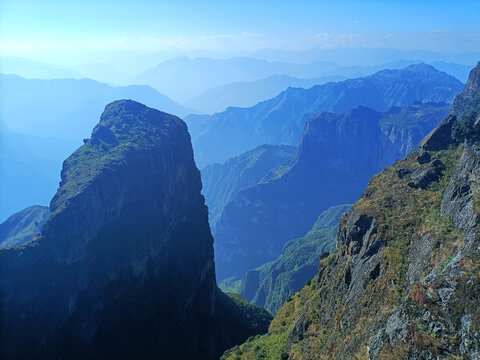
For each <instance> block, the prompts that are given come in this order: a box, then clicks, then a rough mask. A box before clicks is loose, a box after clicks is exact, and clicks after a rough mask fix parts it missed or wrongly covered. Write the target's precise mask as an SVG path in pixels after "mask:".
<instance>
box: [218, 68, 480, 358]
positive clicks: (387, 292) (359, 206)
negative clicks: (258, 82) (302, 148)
mask: <svg viewBox="0 0 480 360" xmlns="http://www.w3.org/2000/svg"><path fill="white" fill-rule="evenodd" d="M479 69H480V66H477V68H475V69H474V70H473V71H472V73H471V76H470V78H469V82H468V84H467V86H466V88H465V91H464V93H462V94H461V95H460V96H459V97H458V98H457V99H459V101H463V99H464V98H465V96H467V95H468V94H469V93H471V90H472V89H473V92H474V93H475V92H476V93H477V94H478V89H480V83H479V81H478V76H476V74H478V71H479ZM471 100H472V101H471V102H470V104H475V103H478V102H476V100H478V98H475V97H472V98H471ZM457 105H458V102H457V100H456V101H455V102H454V105H453V106H452V114H451V116H456V111H457V110H456V109H457ZM463 110H464V111H465V113H467V114H470V113H471V112H473V113H474V118H475V119H478V114H477V113H476V110H475V106H472V107H470V108H466V107H464V108H463ZM449 117H450V116H449ZM457 121H458V122H459V121H460V120H457ZM454 125H455V123H454ZM452 127H453V126H452ZM437 131H441V132H442V133H443V135H444V134H446V132H445V129H444V128H443V127H442V126H440V125H439V127H438V128H437V129H436V130H435V131H434V132H432V134H430V136H429V137H427V139H426V141H424V143H423V144H426V143H428V141H429V139H431V138H433V137H435V136H437V134H436V132H437ZM475 134H478V121H474V122H472V127H471V128H470V132H467V133H466V135H465V137H464V139H463V140H464V142H462V143H461V144H460V145H455V143H451V144H450V146H449V148H448V149H447V150H439V151H431V150H429V151H427V150H426V149H425V148H424V147H423V148H422V149H421V150H420V151H416V152H413V153H411V154H409V155H408V156H407V157H406V158H404V159H402V160H399V161H398V162H396V163H395V164H394V165H393V166H392V167H390V168H386V169H384V170H383V171H382V172H381V173H379V174H378V175H376V176H374V177H373V178H372V179H371V180H370V183H369V185H368V187H367V188H366V189H365V191H364V193H363V195H362V197H361V198H360V200H359V201H357V203H355V204H354V205H353V207H352V209H351V210H350V211H349V213H348V214H347V215H345V216H344V217H343V218H342V220H341V222H340V226H339V233H338V240H337V250H336V252H335V253H334V254H332V255H331V256H329V257H327V258H325V259H322V260H320V262H319V265H318V274H317V275H316V277H315V279H314V281H312V284H311V285H310V286H305V287H304V288H303V289H302V290H301V291H299V292H298V293H297V294H295V295H294V296H293V297H292V299H291V300H290V301H287V302H286V303H285V304H284V306H283V307H282V308H281V309H280V311H279V312H278V313H277V316H276V317H275V318H274V320H273V321H272V323H271V325H270V330H269V335H267V336H264V337H259V338H257V339H255V340H253V341H250V342H247V343H246V344H244V345H242V346H240V348H239V350H240V352H241V353H242V354H243V355H242V357H244V358H250V357H251V356H254V355H255V354H258V353H265V354H267V353H266V351H267V350H266V349H267V348H270V349H274V352H275V354H273V352H270V353H268V354H267V355H268V356H265V357H266V358H275V357H274V356H270V354H273V355H278V356H280V355H281V356H282V357H283V358H288V359H331V358H337V359H352V358H357V359H476V358H478V357H479V356H480V346H479V341H478V339H479V328H480V314H479V309H480V298H479V296H478V293H479V292H478V291H479V288H480V276H479V274H480V273H479V270H480V253H479V248H480V236H479V232H478V224H479V220H480V207H479V199H480V181H479V179H480V177H479V175H480V147H479V142H478V140H479V139H478V138H475ZM447 135H452V133H450V134H447ZM230 355H231V354H230V353H227V354H226V355H225V357H226V358H228V357H229V356H230Z"/></svg>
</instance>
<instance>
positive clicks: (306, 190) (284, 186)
mask: <svg viewBox="0 0 480 360" xmlns="http://www.w3.org/2000/svg"><path fill="white" fill-rule="evenodd" d="M448 110H449V106H448V105H446V104H437V103H428V104H421V103H415V104H413V105H411V106H409V107H403V108H402V107H391V108H390V109H388V110H387V111H385V112H383V113H382V112H378V111H376V110H373V109H370V108H367V107H359V108H356V109H353V110H348V111H346V112H344V113H341V114H334V113H320V114H317V115H316V116H314V117H313V118H311V119H310V120H309V121H307V122H306V125H305V129H304V132H303V135H302V138H301V140H300V143H299V148H298V154H297V156H296V159H295V162H294V164H293V165H291V166H287V167H283V168H281V169H280V171H277V172H274V175H273V176H269V180H268V181H266V182H262V183H259V184H257V185H255V186H253V187H250V188H248V189H245V190H243V191H240V192H239V193H238V195H237V196H236V198H235V199H234V200H232V201H231V202H230V203H229V204H227V205H226V206H225V207H224V210H223V212H222V215H221V216H220V218H219V220H218V221H217V222H216V225H215V232H214V236H215V257H216V264H217V276H218V279H219V280H223V279H225V278H228V277H232V276H234V277H238V276H241V275H243V273H244V272H246V271H247V270H251V269H255V268H256V267H257V266H259V265H261V264H263V263H266V262H268V261H271V260H273V259H275V258H276V257H278V256H279V254H280V252H281V250H282V248H283V246H284V244H285V242H286V241H287V240H290V239H294V238H297V237H300V236H303V235H304V234H305V233H306V232H307V231H308V230H309V229H310V228H311V226H312V224H313V223H314V221H315V219H316V218H317V217H318V216H319V215H320V213H321V212H322V211H324V210H326V209H327V208H329V207H331V206H334V205H337V204H342V203H343V204H345V203H351V202H353V201H354V200H355V199H357V198H358V197H359V196H360V194H361V192H362V190H363V189H364V188H365V186H366V185H367V182H368V179H369V178H370V177H371V176H372V174H375V173H376V172H378V171H379V170H381V169H382V168H383V167H384V166H387V165H391V164H392V163H393V162H394V161H395V160H396V159H399V158H401V157H402V156H405V155H406V154H408V153H409V152H410V151H412V150H414V149H415V148H416V147H417V145H418V143H419V142H420V140H421V139H422V138H423V137H424V136H425V135H426V134H428V133H429V132H430V130H431V129H433V128H434V127H435V125H437V124H438V123H439V121H440V120H441V119H442V118H443V117H444V116H445V115H446V114H447V113H448Z"/></svg>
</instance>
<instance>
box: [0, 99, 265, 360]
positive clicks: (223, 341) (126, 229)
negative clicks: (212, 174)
mask: <svg viewBox="0 0 480 360" xmlns="http://www.w3.org/2000/svg"><path fill="white" fill-rule="evenodd" d="M200 191H201V182H200V174H199V171H198V170H197V168H196V166H195V163H194V160H193V152H192V147H191V143H190V136H189V134H188V132H187V127H186V125H185V124H184V123H183V121H181V120H180V119H179V118H177V117H175V116H172V115H168V114H166V113H162V112H160V111H157V110H154V109H150V108H148V107H146V106H144V105H142V104H139V103H137V102H134V101H127V100H122V101H117V102H114V103H112V104H110V105H108V106H107V107H106V108H105V111H104V113H103V115H102V117H101V120H100V123H99V124H98V125H97V126H96V127H95V128H94V130H93V132H92V136H91V138H90V139H86V140H85V144H84V145H83V146H82V147H80V148H79V149H78V150H77V151H75V152H74V153H73V154H72V155H71V156H70V157H69V158H68V159H67V160H65V162H64V165H63V170H62V180H61V183H60V188H59V189H58V191H57V193H56V195H55V197H54V198H53V199H52V201H51V205H50V213H51V215H50V217H49V218H48V220H47V222H46V223H45V225H44V227H43V232H42V234H41V235H39V236H37V237H35V238H34V239H33V240H32V241H30V242H28V243H26V244H25V245H23V246H21V247H14V248H9V249H3V250H0V306H1V308H0V357H1V358H2V359H3V358H5V359H9V358H15V359H33V358H35V359H42V358H46V359H55V358H58V359H61V358H65V359H86V358H89V359H90V358H102V359H105V358H130V359H133V358H142V359H143V358H168V359H197V358H198V359H214V358H217V357H218V356H219V354H220V353H222V352H223V350H224V349H225V348H227V347H229V346H233V345H234V344H236V343H239V342H241V341H243V340H245V339H246V338H247V337H248V336H250V335H252V334H254V333H259V332H262V331H263V330H264V329H266V325H267V324H268V322H269V320H270V319H269V315H268V314H267V313H266V312H265V311H263V312H262V311H261V310H259V309H258V308H256V307H254V306H246V305H245V304H243V303H241V302H239V301H238V299H235V298H231V297H227V296H226V295H225V294H223V293H222V292H220V291H219V289H218V288H217V286H216V281H215V265H214V259H213V238H212V236H211V234H210V229H209V226H208V214H207V208H206V206H205V204H204V198H203V196H202V195H201V194H200Z"/></svg>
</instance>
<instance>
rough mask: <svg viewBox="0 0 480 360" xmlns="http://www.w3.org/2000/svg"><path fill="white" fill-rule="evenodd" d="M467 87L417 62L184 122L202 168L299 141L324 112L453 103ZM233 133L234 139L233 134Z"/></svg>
mask: <svg viewBox="0 0 480 360" xmlns="http://www.w3.org/2000/svg"><path fill="white" fill-rule="evenodd" d="M462 86H463V85H462V83H461V82H460V81H459V80H457V79H455V78H454V77H452V76H450V75H448V74H446V73H443V72H440V71H438V70H436V69H434V68H433V67H431V66H429V65H425V64H417V65H411V66H409V67H406V68H404V69H399V70H382V71H379V72H377V73H375V74H373V75H370V76H367V77H364V78H358V79H349V80H345V81H341V82H337V83H333V82H332V83H327V84H324V85H318V86H314V87H312V88H310V89H301V88H289V89H287V90H285V91H283V92H282V93H280V94H279V95H278V96H276V97H275V98H273V99H270V100H267V101H264V102H261V103H259V104H257V105H255V106H253V107H251V108H229V109H227V110H226V111H224V112H221V113H217V114H214V115H212V116H206V115H190V116H188V117H186V118H185V121H186V122H187V124H188V126H189V131H190V133H191V136H192V142H193V147H194V149H195V160H196V162H197V164H198V166H199V167H200V168H203V167H205V166H206V165H209V164H212V163H215V162H223V161H225V160H226V159H228V158H229V157H232V156H236V155H239V154H241V153H242V152H245V151H247V150H249V149H252V148H254V147H256V146H258V145H262V144H285V145H296V144H297V143H298V140H299V139H300V135H301V132H302V131H303V128H304V124H305V122H306V120H307V119H308V118H309V117H311V116H312V115H313V114H315V113H316V112H319V111H331V112H334V113H340V112H343V111H345V110H348V109H352V108H355V107H357V106H360V105H362V106H368V107H370V108H372V109H375V110H379V111H383V110H385V109H387V108H388V107H389V106H392V105H395V106H406V105H409V104H411V103H412V102H414V101H422V102H426V101H436V102H442V101H443V102H450V101H452V100H453V98H454V96H455V95H456V94H457V93H458V92H459V91H460V90H461V88H462ZM232 132H235V137H234V138H232V137H230V136H229V134H231V133H232ZM218 149H222V151H218Z"/></svg>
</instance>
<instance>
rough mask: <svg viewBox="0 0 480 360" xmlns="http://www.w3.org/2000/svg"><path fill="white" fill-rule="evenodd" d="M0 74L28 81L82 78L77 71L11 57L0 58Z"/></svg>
mask: <svg viewBox="0 0 480 360" xmlns="http://www.w3.org/2000/svg"><path fill="white" fill-rule="evenodd" d="M0 73H2V74H13V75H18V76H22V77H24V78H28V79H65V78H77V79H78V78H81V77H83V76H82V75H81V74H80V73H79V72H77V71H74V70H71V69H66V68H64V67H61V66H58V65H52V64H46V63H43V62H41V61H34V60H30V59H25V58H21V57H13V56H2V57H0Z"/></svg>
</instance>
